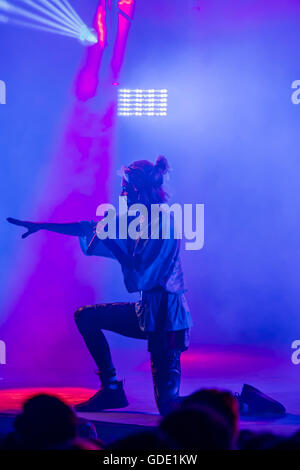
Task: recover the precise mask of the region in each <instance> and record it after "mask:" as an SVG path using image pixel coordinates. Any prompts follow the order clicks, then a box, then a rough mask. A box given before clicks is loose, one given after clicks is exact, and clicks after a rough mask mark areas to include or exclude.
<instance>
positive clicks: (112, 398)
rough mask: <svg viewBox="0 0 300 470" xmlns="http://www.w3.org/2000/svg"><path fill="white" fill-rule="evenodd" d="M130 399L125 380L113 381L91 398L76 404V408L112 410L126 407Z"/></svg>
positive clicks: (85, 410) (95, 410)
mask: <svg viewBox="0 0 300 470" xmlns="http://www.w3.org/2000/svg"><path fill="white" fill-rule="evenodd" d="M128 404H129V403H128V401H127V398H126V395H125V392H124V389H123V382H122V381H120V382H117V381H115V382H112V383H110V384H107V385H105V386H102V388H101V389H100V390H99V391H98V392H97V393H95V395H93V396H92V397H91V398H90V399H89V400H87V401H85V402H83V403H79V404H78V405H75V406H74V408H75V410H76V411H78V412H83V413H85V412H91V411H94V412H97V411H103V410H111V409H115V408H125V407H126V406H128Z"/></svg>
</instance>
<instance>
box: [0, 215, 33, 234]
mask: <svg viewBox="0 0 300 470" xmlns="http://www.w3.org/2000/svg"><path fill="white" fill-rule="evenodd" d="M6 220H7V222H9V223H10V224H13V225H19V226H20V227H25V228H27V232H25V233H23V235H22V238H27V237H28V236H29V235H31V234H32V233H35V232H37V231H38V230H40V228H41V226H40V224H37V223H35V222H25V221H23V220H19V219H14V218H13V217H8V218H7V219H6Z"/></svg>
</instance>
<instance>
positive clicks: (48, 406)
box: [14, 394, 77, 449]
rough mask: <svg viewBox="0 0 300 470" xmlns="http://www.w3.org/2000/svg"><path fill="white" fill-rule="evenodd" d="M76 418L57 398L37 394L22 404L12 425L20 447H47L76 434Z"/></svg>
mask: <svg viewBox="0 0 300 470" xmlns="http://www.w3.org/2000/svg"><path fill="white" fill-rule="evenodd" d="M76 425H77V418H76V416H75V414H74V412H73V410H72V409H71V408H70V407H69V406H68V405H66V404H65V403H64V402H63V401H62V400H60V399H59V398H57V397H55V396H52V395H46V394H40V395H36V396H34V397H32V398H30V399H29V400H27V401H26V403H25V404H24V406H23V412H22V413H21V414H19V415H18V416H17V417H16V420H15V423H14V427H15V430H16V432H17V434H18V436H19V439H20V440H21V442H22V444H23V446H25V447H28V448H35V449H38V448H47V447H53V446H57V445H61V444H63V443H65V442H66V441H69V440H70V439H73V438H74V437H75V436H76Z"/></svg>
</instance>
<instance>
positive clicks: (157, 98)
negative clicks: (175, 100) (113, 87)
mask: <svg viewBox="0 0 300 470" xmlns="http://www.w3.org/2000/svg"><path fill="white" fill-rule="evenodd" d="M167 111H168V90H166V89H165V88H164V89H160V90H155V89H153V88H151V89H147V90H142V89H140V88H136V89H133V90H130V89H126V88H122V89H120V90H119V91H118V116H160V117H162V116H167Z"/></svg>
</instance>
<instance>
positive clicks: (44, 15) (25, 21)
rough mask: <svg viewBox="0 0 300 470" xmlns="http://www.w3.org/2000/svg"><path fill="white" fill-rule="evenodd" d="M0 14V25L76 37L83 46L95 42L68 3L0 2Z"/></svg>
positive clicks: (42, 0) (57, 0)
mask: <svg viewBox="0 0 300 470" xmlns="http://www.w3.org/2000/svg"><path fill="white" fill-rule="evenodd" d="M0 12H2V13H4V15H3V14H2V15H1V14H0V22H2V23H11V24H15V25H18V26H24V27H26V28H30V29H37V30H39V31H45V32H49V33H54V34H61V35H63V36H69V37H73V38H77V39H79V41H80V42H81V44H84V45H85V46H92V45H94V44H97V42H98V37H97V33H96V31H95V30H93V29H91V28H88V26H86V25H85V24H84V22H83V21H82V19H81V18H80V17H79V15H78V14H77V13H76V11H75V10H74V8H73V7H72V5H71V4H70V2H69V1H68V0H51V1H50V0H0Z"/></svg>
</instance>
